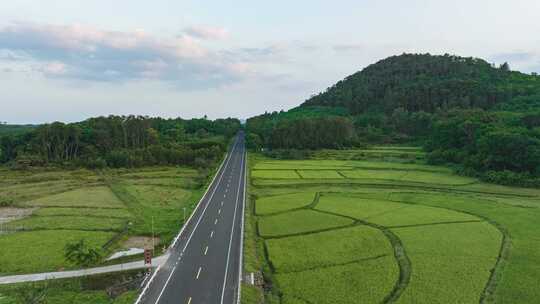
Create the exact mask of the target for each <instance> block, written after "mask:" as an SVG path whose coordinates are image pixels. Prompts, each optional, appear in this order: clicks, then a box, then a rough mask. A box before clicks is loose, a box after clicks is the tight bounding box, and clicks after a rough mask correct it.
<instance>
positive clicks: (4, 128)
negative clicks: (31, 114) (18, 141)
mask: <svg viewBox="0 0 540 304" xmlns="http://www.w3.org/2000/svg"><path fill="white" fill-rule="evenodd" d="M35 127H36V126H35V125H8V124H2V123H0V136H3V135H9V134H12V135H14V134H22V133H26V132H28V131H32V129H34V128H35Z"/></svg>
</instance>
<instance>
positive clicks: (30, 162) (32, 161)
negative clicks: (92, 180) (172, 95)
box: [0, 116, 240, 168]
mask: <svg viewBox="0 0 540 304" xmlns="http://www.w3.org/2000/svg"><path fill="white" fill-rule="evenodd" d="M239 129H240V121H239V120H237V119H230V118H229V119H217V120H214V121H211V120H207V119H190V120H184V119H180V118H177V119H163V118H150V117H146V116H109V117H96V118H90V119H88V120H85V121H83V122H78V123H70V124H64V123H61V122H55V123H51V124H44V125H40V126H37V127H35V128H32V129H31V130H29V131H27V132H24V133H15V134H8V135H3V136H1V137H0V163H11V164H14V165H20V166H43V165H49V164H56V165H59V164H61V165H71V166H85V167H89V168H101V167H106V166H108V167H138V166H144V165H161V164H163V165H165V164H174V165H187V166H197V167H203V166H208V165H209V164H211V163H212V162H213V161H215V160H216V159H218V158H219V157H221V155H222V153H223V152H224V151H225V149H226V147H227V144H228V141H229V139H230V138H231V137H232V136H234V134H236V132H237V131H238V130H239Z"/></svg>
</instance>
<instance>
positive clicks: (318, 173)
mask: <svg viewBox="0 0 540 304" xmlns="http://www.w3.org/2000/svg"><path fill="white" fill-rule="evenodd" d="M297 172H298V174H300V176H301V177H302V178H343V176H342V175H340V174H339V173H338V172H336V171H334V170H298V171H297Z"/></svg>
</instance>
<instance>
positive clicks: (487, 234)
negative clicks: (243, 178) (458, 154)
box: [243, 147, 540, 304]
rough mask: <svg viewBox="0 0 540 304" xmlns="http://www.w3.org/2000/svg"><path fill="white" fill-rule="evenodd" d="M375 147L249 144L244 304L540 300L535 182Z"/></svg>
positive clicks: (539, 202) (539, 212)
mask: <svg viewBox="0 0 540 304" xmlns="http://www.w3.org/2000/svg"><path fill="white" fill-rule="evenodd" d="M372 150H374V151H371V152H372V153H371V152H370V153H366V151H358V150H345V151H333V150H326V151H320V152H317V153H315V154H314V155H313V159H310V160H272V159H268V158H264V157H262V156H261V155H257V154H251V155H250V158H249V165H250V169H251V171H250V172H249V174H250V184H249V186H248V187H249V201H248V207H249V208H248V211H249V212H248V215H247V219H246V220H247V226H246V237H247V239H246V246H245V265H246V266H245V270H246V271H248V272H254V273H256V274H257V276H258V277H260V278H262V279H261V280H262V283H259V284H258V285H257V286H259V288H253V287H247V288H244V289H245V299H244V300H243V303H271V304H273V303H294V304H296V303H302V304H309V303H338V304H339V303H479V302H480V303H538V302H539V301H540V289H539V288H537V287H538V284H539V283H540V267H538V265H540V190H539V189H531V188H529V189H523V188H515V187H507V186H498V185H490V184H485V183H482V182H480V181H478V180H475V179H472V178H467V177H461V176H457V175H454V174H453V173H452V171H451V170H450V169H448V168H443V167H436V166H429V165H426V164H424V163H423V160H422V159H423V153H422V152H421V151H420V150H418V149H417V148H415V147H374V148H373V149H372ZM368 154H369V155H368ZM375 154H383V155H382V156H381V155H379V156H378V157H374V155H375ZM246 286H247V285H246ZM246 299H247V300H246Z"/></svg>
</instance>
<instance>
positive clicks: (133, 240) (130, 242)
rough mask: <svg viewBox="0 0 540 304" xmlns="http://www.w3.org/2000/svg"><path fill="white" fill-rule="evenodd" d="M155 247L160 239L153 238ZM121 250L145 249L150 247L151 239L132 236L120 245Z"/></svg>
mask: <svg viewBox="0 0 540 304" xmlns="http://www.w3.org/2000/svg"><path fill="white" fill-rule="evenodd" d="M154 242H155V244H156V246H157V245H158V244H159V242H160V239H159V238H158V237H156V238H154ZM122 247H123V248H145V247H152V237H149V236H132V237H130V238H128V239H127V240H126V241H125V242H123V243H122Z"/></svg>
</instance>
